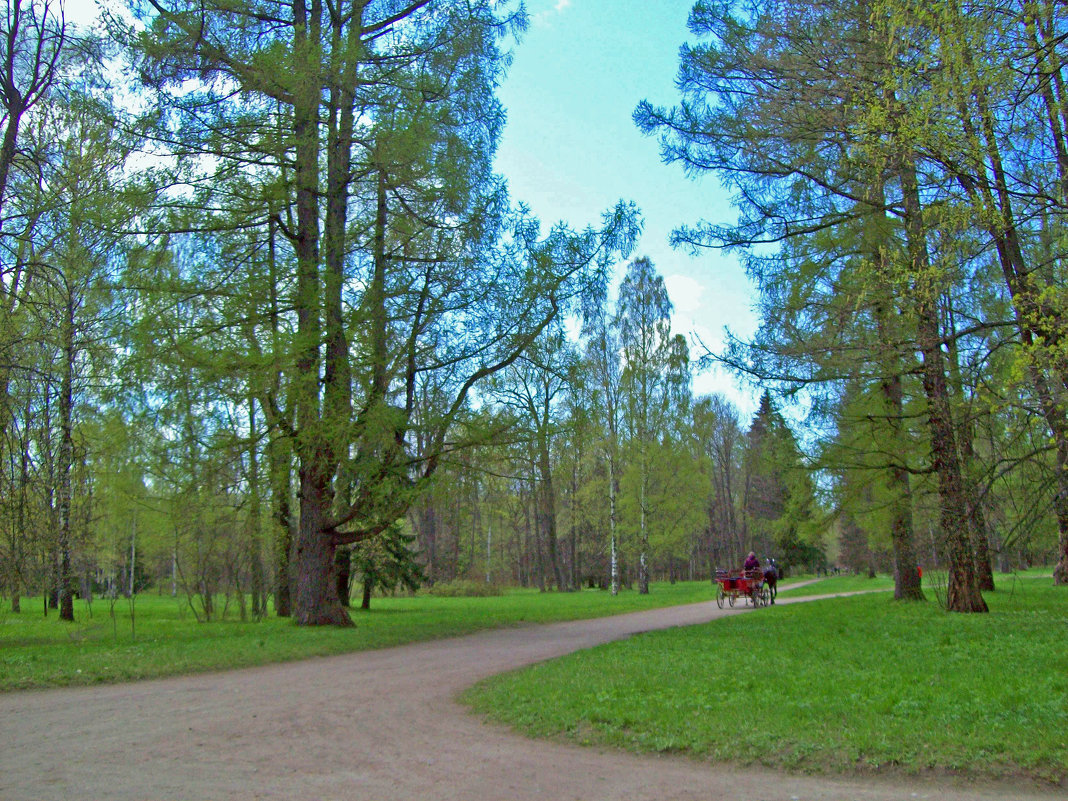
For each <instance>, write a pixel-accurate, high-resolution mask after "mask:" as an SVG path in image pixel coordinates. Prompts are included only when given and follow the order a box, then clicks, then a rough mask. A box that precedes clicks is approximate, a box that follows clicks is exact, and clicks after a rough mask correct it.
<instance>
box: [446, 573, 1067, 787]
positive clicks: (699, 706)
mask: <svg viewBox="0 0 1068 801" xmlns="http://www.w3.org/2000/svg"><path fill="white" fill-rule="evenodd" d="M926 579H927V577H926V576H925V581H926ZM834 581H836V582H838V581H841V582H846V581H847V580H846V579H837V578H836V579H834ZM865 581H866V579H865ZM999 581H1000V584H999V586H1000V587H1001V588H1002V589H1000V590H999V591H998V592H995V593H991V594H989V595H988V596H987V601H988V603H989V605H990V608H991V613H990V614H989V615H951V614H947V613H945V612H944V611H942V610H941V609H940V608H939V606H938V605H937V604H936V603H933V602H929V603H913V604H901V603H895V602H893V601H892V600H891V599H890V598H889V597H888V596H887V595H886V594H885V593H878V594H872V595H863V596H855V597H849V598H837V599H829V600H818V601H813V602H811V603H806V604H795V605H789V606H787V605H776V606H775V607H772V608H770V609H766V610H764V609H761V610H756V611H753V612H752V613H750V614H745V615H737V616H733V617H730V618H728V619H725V620H719V621H714V622H712V623H710V624H707V625H703V626H697V627H691V628H684V629H673V630H669V631H664V632H654V633H649V634H647V635H643V636H641V637H635V638H631V639H629V640H626V641H622V642H617V643H612V644H608V645H605V646H601V647H599V648H595V649H592V650H590V651H586V652H581V653H577V654H573V655H570V656H567V657H564V658H562V659H558V660H554V661H552V662H547V663H544V664H541V665H537V666H535V667H532V668H530V669H527V670H523V671H519V672H517V673H514V674H508V675H505V676H501V677H496V678H494V679H491V680H488V681H486V682H483V683H482V684H480V685H479V686H477V687H476V688H473V689H472V690H471V691H469V692H468V693H467V694H466V695H465V700H466V701H467V702H468V703H470V704H471V705H472V706H474V708H475V709H476V710H478V711H480V712H482V713H485V714H487V715H489V716H491V717H492V718H494V719H497V720H499V721H503V722H505V723H508V724H510V725H512V726H514V727H515V728H517V729H518V730H520V731H522V732H524V733H526V734H528V735H532V736H538V737H550V738H559V739H564V740H567V741H573V742H577V743H583V744H598V745H609V746H616V747H622V748H626V749H630V750H634V751H642V752H682V753H685V754H688V755H691V756H693V757H695V758H699V759H704V760H710V761H716V762H731V763H735V764H742V765H764V766H769V767H773V768H782V769H786V770H793V771H801V772H811V773H856V772H860V773H867V772H879V773H883V772H905V773H908V774H926V773H934V774H943V773H947V772H948V773H954V774H961V775H964V776H968V777H973V778H994V777H996V778H1009V779H1020V778H1022V779H1025V780H1027V781H1034V782H1040V783H1054V784H1063V783H1064V782H1065V781H1066V779H1068V647H1066V646H1065V642H1066V638H1068V592H1066V590H1065V589H1064V588H1054V587H1052V586H1051V585H1050V582H1049V578H1048V573H1047V575H1046V577H1045V578H1044V579H1043V580H1041V581H1036V580H1030V579H1026V578H1022V579H1020V580H1016V581H1013V580H1007V579H1005V578H1001V577H999ZM829 586H831V585H829V584H821V585H817V586H813V587H811V590H812V591H813V592H824V591H827V590H828V588H829ZM845 586H849V585H848V583H847V584H845ZM835 591H839V590H837V589H836V590H835ZM842 591H848V590H842ZM929 595H932V593H929Z"/></svg>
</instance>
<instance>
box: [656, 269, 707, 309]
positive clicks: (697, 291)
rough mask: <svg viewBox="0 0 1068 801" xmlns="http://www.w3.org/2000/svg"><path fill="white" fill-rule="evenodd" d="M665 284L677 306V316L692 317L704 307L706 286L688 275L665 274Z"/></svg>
mask: <svg viewBox="0 0 1068 801" xmlns="http://www.w3.org/2000/svg"><path fill="white" fill-rule="evenodd" d="M664 286H665V287H666V288H667V292H668V297H669V298H671V304H672V305H673V306H674V307H675V317H676V318H692V317H693V316H694V314H695V313H696V312H698V311H699V310H700V309H701V308H702V307H703V304H704V300H703V298H702V296H703V295H704V293H705V288H704V286H703V285H702V284H700V283H699V282H697V281H695V280H694V279H692V278H690V277H689V276H688V275H679V274H678V273H676V274H674V275H665V276H664Z"/></svg>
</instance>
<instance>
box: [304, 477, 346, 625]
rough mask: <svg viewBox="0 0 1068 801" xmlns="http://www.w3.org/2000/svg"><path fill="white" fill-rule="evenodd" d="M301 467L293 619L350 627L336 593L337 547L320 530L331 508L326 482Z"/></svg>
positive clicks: (307, 622) (308, 622) (314, 623)
mask: <svg viewBox="0 0 1068 801" xmlns="http://www.w3.org/2000/svg"><path fill="white" fill-rule="evenodd" d="M310 472H311V471H309V470H307V469H302V470H301V478H300V489H301V493H300V494H301V504H300V524H299V526H298V528H297V542H296V548H295V559H294V562H295V564H294V567H295V568H296V582H295V587H294V590H295V592H294V598H293V621H294V622H295V623H297V624H298V625H301V626H351V625H353V623H352V618H350V617H349V614H348V612H347V611H345V609H344V607H342V606H341V602H340V601H339V600H338V596H337V566H336V563H335V561H334V552H335V550H336V548H335V546H334V542H333V539H332V538H331V537H330V536H328V535H327V534H325V533H324V532H323V523H324V522H325V521H326V520H327V519H328V515H329V514H330V508H331V501H332V497H331V493H330V492H329V489H328V488H327V486H326V482H325V481H322V480H321V479H319V480H316V477H315V476H314V475H309V473H310Z"/></svg>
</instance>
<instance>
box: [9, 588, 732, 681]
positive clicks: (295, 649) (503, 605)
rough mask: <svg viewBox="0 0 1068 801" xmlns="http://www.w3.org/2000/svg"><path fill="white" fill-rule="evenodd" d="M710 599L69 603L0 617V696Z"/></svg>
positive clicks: (701, 595) (604, 596)
mask: <svg viewBox="0 0 1068 801" xmlns="http://www.w3.org/2000/svg"><path fill="white" fill-rule="evenodd" d="M712 597H714V594H713V592H712V590H711V587H710V584H709V582H679V583H676V584H668V583H662V584H658V583H654V584H653V586H652V591H651V592H650V594H649V595H639V594H638V593H637V592H635V591H623V592H621V593H620V594H619V595H618V596H616V597H614V598H613V597H612V596H611V595H610V594H609V593H607V592H602V591H598V590H587V591H583V592H575V593H539V592H537V591H525V590H510V591H507V592H506V593H505V594H504V595H501V596H496V597H486V598H464V597H431V596H426V595H417V596H415V597H411V598H408V597H398V598H375V599H374V600H373V601H372V608H371V610H370V611H368V612H360V611H354V612H353V613H352V617H353V620H354V621H355V623H356V626H355V627H354V628H351V629H335V628H329V627H326V628H305V627H298V626H295V625H293V624H292V623H291V622H290V621H288V620H284V619H279V618H276V617H273V616H272V617H268V618H266V619H264V620H261V621H258V622H239V621H236V620H220V621H214V622H211V623H197V622H196V620H195V618H194V617H193V615H192V613H191V612H190V610H189V608H188V606H187V605H186V602H185V600H184V598H171V597H160V596H155V595H149V594H146V595H139V596H137V598H136V602H135V604H134V605H133V607H132V609H131V605H130V603H129V602H128V601H125V600H119V601H118V602H117V603H115V604H111V603H110V602H108V601H103V600H97V601H96V602H94V603H93V604H92V605H91V606H90V605H88V604H86V603H84V602H78V603H77V604H76V620H75V622H74V623H64V622H62V621H60V620H58V617H57V615H56V613H55V612H52V613H51V614H50V615H49V616H48V617H44V616H43V615H42V614H41V610H42V608H43V607H42V602H41V599H40V598H23V599H22V608H23V611H22V612H21V613H19V614H14V613H12V612H11V611H10V610H8V609H2V610H0V691H10V690H18V689H29V688H35V687H57V686H66V685H74V684H94V683H100V682H119V681H130V680H134V679H144V678H153V677H159V676H169V675H176V674H181V673H196V672H205V671H212V670H227V669H231V668H239V667H249V666H252V665H260V664H267V663H270V662H282V661H286V660H293V659H304V658H307V657H314V656H326V655H331V654H340V653H347V652H351V651H360V650H366V649H372V648H384V647H388V646H393V645H402V644H404V643H409V642H415V641H419V640H431V639H437V638H442V637H451V636H456V635H460V634H468V633H471V632H474V631H479V630H482V629H488V628H494V627H499V626H513V625H520V624H523V623H549V622H553V621H558V620H575V619H580V618H592V617H601V616H604V615H612V614H620V613H623V612H632V611H636V610H640V609H651V608H655V607H659V606H672V605H676V604H685V603H697V602H701V601H708V600H709V599H710V598H712Z"/></svg>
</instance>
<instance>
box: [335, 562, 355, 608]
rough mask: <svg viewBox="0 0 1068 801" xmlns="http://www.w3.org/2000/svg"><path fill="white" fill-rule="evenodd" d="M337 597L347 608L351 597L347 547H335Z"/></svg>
mask: <svg viewBox="0 0 1068 801" xmlns="http://www.w3.org/2000/svg"><path fill="white" fill-rule="evenodd" d="M335 558H336V560H337V599H338V601H340V602H341V605H342V606H343V607H345V608H346V609H348V608H349V607H350V606H351V601H350V598H351V597H352V554H351V553H350V552H349V549H348V548H338V549H337V555H336V557H335Z"/></svg>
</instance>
